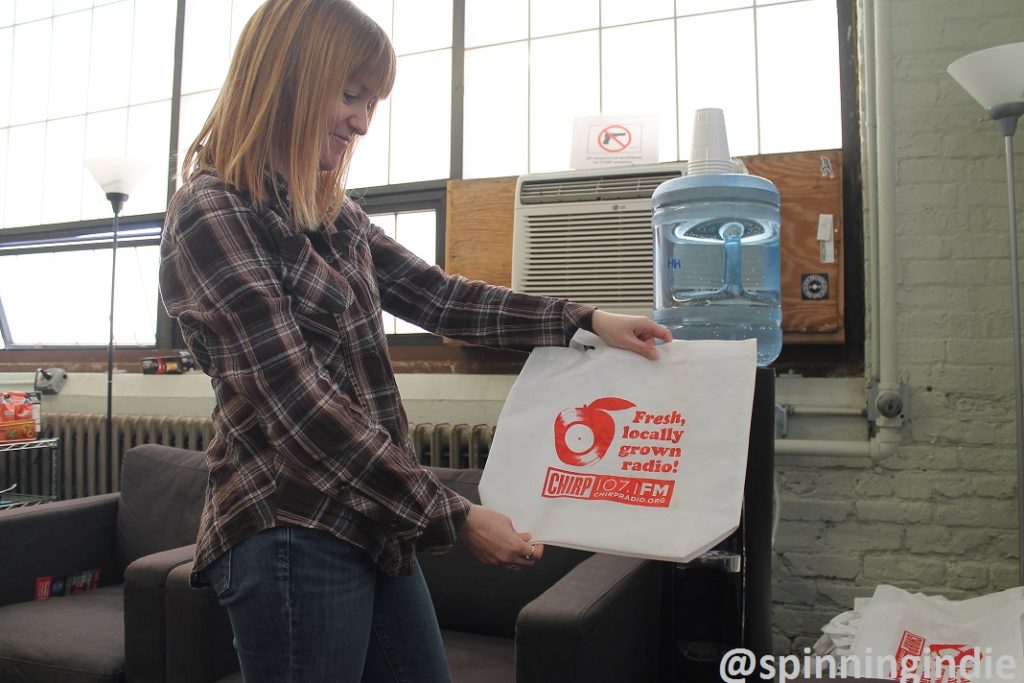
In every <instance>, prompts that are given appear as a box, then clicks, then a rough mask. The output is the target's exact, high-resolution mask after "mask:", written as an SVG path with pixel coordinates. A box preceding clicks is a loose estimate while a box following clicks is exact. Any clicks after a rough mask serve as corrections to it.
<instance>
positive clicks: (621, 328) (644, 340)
mask: <svg viewBox="0 0 1024 683" xmlns="http://www.w3.org/2000/svg"><path fill="white" fill-rule="evenodd" d="M590 325H591V327H592V328H593V329H594V334H596V335H597V336H598V337H600V338H601V341H603V342H604V343H605V344H607V345H608V346H612V347H615V348H617V349H625V350H627V351H634V352H636V353H639V354H640V355H641V356H644V357H646V358H650V359H651V360H654V359H655V358H657V357H658V351H657V350H656V349H655V348H654V343H655V340H656V339H660V340H661V341H663V342H666V343H667V342H670V341H672V333H671V332H669V331H668V329H667V328H665V327H663V326H661V325H659V324H658V323H656V322H654V321H653V320H651V319H650V318H645V317H643V316H642V315H620V314H618V313H609V312H607V311H602V310H596V311H594V317H593V318H591V322H590Z"/></svg>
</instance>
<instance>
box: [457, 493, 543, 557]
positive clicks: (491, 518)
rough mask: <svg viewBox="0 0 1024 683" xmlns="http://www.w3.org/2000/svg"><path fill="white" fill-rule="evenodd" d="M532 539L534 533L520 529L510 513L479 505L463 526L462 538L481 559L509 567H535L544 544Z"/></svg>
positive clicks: (460, 533)
mask: <svg viewBox="0 0 1024 683" xmlns="http://www.w3.org/2000/svg"><path fill="white" fill-rule="evenodd" d="M531 538H532V534H529V533H526V532H523V533H520V532H518V531H516V530H515V528H514V527H513V526H512V520H511V519H509V518H508V516H506V515H503V514H501V513H500V512H498V511H497V510H492V509H490V508H486V507H483V506H482V505H475V504H474V505H471V506H470V508H469V516H468V517H466V521H465V522H464V523H463V525H462V528H461V529H459V539H460V540H461V541H462V542H463V543H465V544H466V545H468V546H469V549H470V551H472V553H473V554H474V555H476V557H477V559H478V560H480V561H481V562H483V563H484V564H496V565H504V566H506V567H508V568H509V569H521V568H523V567H532V566H533V564H534V563H535V562H536V561H537V560H539V559H540V558H541V556H542V555H543V554H544V546H543V545H541V544H539V543H538V544H532V543H530V539H531Z"/></svg>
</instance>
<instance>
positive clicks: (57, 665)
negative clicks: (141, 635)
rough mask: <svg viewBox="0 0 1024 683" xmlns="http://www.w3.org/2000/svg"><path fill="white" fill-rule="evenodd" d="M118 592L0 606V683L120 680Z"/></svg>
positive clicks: (114, 588)
mask: <svg viewBox="0 0 1024 683" xmlns="http://www.w3.org/2000/svg"><path fill="white" fill-rule="evenodd" d="M122 588H123V586H122V585H117V586H108V587H106V588H97V589H95V590H91V591H86V592H84V593H79V594H77V595H69V596H67V597H60V598H50V599H49V600H44V601H40V602H21V603H16V604H14V605H6V606H3V607H0V681H12V682H13V681H32V683H101V682H102V683H111V682H117V683H120V682H121V681H123V680H124V615H123V613H122V611H121V594H122Z"/></svg>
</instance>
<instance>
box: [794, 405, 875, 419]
mask: <svg viewBox="0 0 1024 683" xmlns="http://www.w3.org/2000/svg"><path fill="white" fill-rule="evenodd" d="M785 409H786V414H787V415H816V416H829V417H831V416H834V417H864V416H865V415H867V409H866V408H858V407H856V406H795V405H785Z"/></svg>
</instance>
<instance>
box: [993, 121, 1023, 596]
mask: <svg viewBox="0 0 1024 683" xmlns="http://www.w3.org/2000/svg"><path fill="white" fill-rule="evenodd" d="M1021 114H1024V102H1013V103H1011V104H1004V105H998V106H995V107H992V108H991V109H990V110H989V115H990V116H991V117H992V118H993V119H994V120H995V122H996V126H997V127H998V128H999V132H1000V133H1002V134H1003V147H1004V150H1005V152H1006V192H1007V196H1008V200H1009V201H1008V204H1009V208H1010V294H1011V300H1012V304H1013V369H1014V373H1013V384H1014V391H1015V397H1016V399H1015V407H1016V418H1015V422H1016V426H1017V553H1018V555H1017V557H1018V558H1019V561H1018V563H1017V564H1018V566H1017V579H1018V581H1019V584H1020V585H1022V586H1024V497H1022V495H1021V494H1022V492H1024V379H1022V377H1021V372H1022V366H1024V363H1022V360H1021V331H1020V273H1019V265H1018V263H1019V262H1018V260H1017V187H1016V180H1015V174H1014V170H1013V136H1014V133H1016V132H1017V121H1018V120H1019V119H1020V116H1021Z"/></svg>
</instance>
